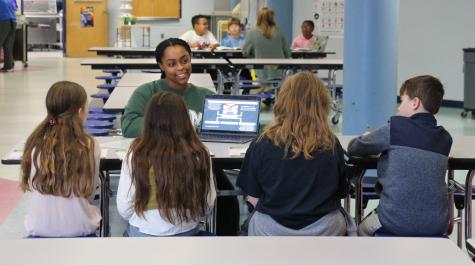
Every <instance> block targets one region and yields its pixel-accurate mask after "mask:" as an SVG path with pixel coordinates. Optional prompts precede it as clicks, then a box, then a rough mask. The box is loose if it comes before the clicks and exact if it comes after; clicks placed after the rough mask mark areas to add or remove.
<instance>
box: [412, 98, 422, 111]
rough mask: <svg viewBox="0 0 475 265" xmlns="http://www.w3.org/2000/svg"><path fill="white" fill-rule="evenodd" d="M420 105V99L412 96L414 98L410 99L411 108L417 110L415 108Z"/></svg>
mask: <svg viewBox="0 0 475 265" xmlns="http://www.w3.org/2000/svg"><path fill="white" fill-rule="evenodd" d="M421 106H422V101H421V99H420V98H418V97H414V98H413V99H412V108H413V109H414V110H417V109H419V108H420V107H421Z"/></svg>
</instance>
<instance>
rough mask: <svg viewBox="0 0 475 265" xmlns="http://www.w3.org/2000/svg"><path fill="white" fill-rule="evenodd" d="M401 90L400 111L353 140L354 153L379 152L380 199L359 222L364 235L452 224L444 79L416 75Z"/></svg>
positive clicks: (414, 232) (434, 230) (435, 231)
mask: <svg viewBox="0 0 475 265" xmlns="http://www.w3.org/2000/svg"><path fill="white" fill-rule="evenodd" d="M400 96H401V105H400V106H399V108H398V110H399V116H393V117H391V118H390V120H389V123H388V124H387V125H385V126H383V127H381V128H379V129H377V130H374V131H372V132H366V133H364V134H363V135H361V136H359V137H358V138H355V139H353V140H352V141H351V142H350V143H349V145H348V153H349V154H350V155H352V156H371V155H379V158H378V183H377V185H376V189H377V191H378V192H379V193H380V200H379V205H378V207H377V209H376V210H374V211H373V212H371V213H370V214H369V215H368V216H366V218H365V219H364V220H363V221H362V223H361V224H360V225H359V227H358V234H359V235H360V236H373V235H374V233H375V232H383V233H389V234H395V235H401V236H432V235H442V234H444V232H445V231H446V229H447V227H448V224H449V201H448V192H447V184H446V182H445V174H446V171H447V163H448V155H449V153H450V149H451V146H452V137H451V136H450V134H449V133H448V132H447V131H446V130H445V129H444V128H443V127H442V126H437V120H436V119H435V117H434V114H436V113H437V112H438V111H439V108H440V105H441V103H442V98H443V96H444V88H443V85H442V83H441V82H440V81H439V80H438V79H437V78H435V77H433V76H429V75H423V76H416V77H413V78H411V79H408V80H406V81H405V82H404V83H403V84H402V86H401V89H400Z"/></svg>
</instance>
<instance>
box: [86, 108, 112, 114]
mask: <svg viewBox="0 0 475 265" xmlns="http://www.w3.org/2000/svg"><path fill="white" fill-rule="evenodd" d="M88 112H89V114H92V113H107V114H114V112H111V111H108V110H105V109H103V108H89V109H88Z"/></svg>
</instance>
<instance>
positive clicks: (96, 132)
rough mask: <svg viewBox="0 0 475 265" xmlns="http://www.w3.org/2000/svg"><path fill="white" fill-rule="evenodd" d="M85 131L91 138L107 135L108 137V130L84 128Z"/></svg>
mask: <svg viewBox="0 0 475 265" xmlns="http://www.w3.org/2000/svg"><path fill="white" fill-rule="evenodd" d="M86 131H87V132H88V133H89V134H90V135H92V136H107V135H109V130H108V129H94V128H86Z"/></svg>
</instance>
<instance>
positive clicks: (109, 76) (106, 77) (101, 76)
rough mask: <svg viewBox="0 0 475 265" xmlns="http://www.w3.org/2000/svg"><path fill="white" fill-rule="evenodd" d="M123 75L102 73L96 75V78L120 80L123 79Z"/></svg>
mask: <svg viewBox="0 0 475 265" xmlns="http://www.w3.org/2000/svg"><path fill="white" fill-rule="evenodd" d="M121 78H122V77H120V76H114V75H100V76H96V79H98V80H119V79H121Z"/></svg>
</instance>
